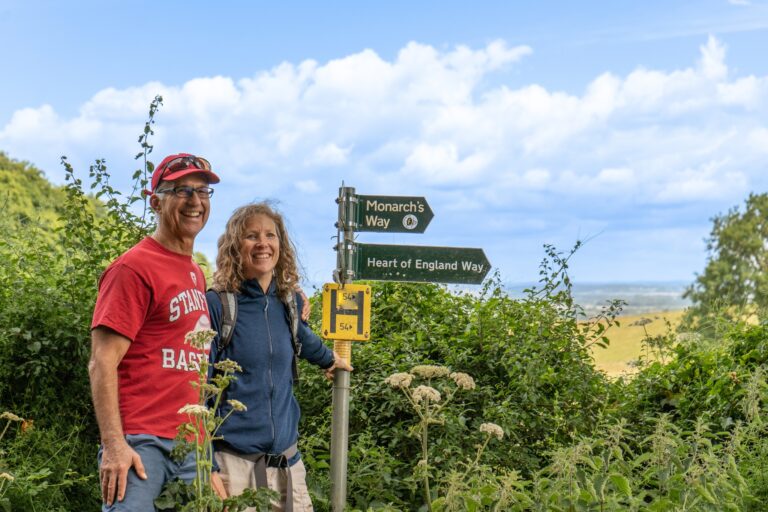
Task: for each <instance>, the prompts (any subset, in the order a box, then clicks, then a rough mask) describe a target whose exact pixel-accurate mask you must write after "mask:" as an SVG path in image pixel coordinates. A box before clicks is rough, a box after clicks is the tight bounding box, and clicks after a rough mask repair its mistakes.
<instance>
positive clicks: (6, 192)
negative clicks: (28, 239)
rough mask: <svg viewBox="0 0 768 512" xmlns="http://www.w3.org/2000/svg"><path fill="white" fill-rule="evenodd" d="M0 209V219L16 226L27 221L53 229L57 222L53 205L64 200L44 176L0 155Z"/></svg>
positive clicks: (62, 193) (0, 153)
mask: <svg viewBox="0 0 768 512" xmlns="http://www.w3.org/2000/svg"><path fill="white" fill-rule="evenodd" d="M0 190H2V191H3V192H2V193H1V194H0V206H2V209H3V216H4V217H5V218H6V219H9V220H11V221H12V222H13V223H14V224H15V225H16V226H23V225H24V224H26V223H28V222H32V223H38V224H41V225H44V226H54V225H55V224H56V222H57V221H58V217H59V215H58V212H57V211H56V205H59V204H61V203H62V202H63V201H64V197H65V194H64V191H63V189H62V188H61V187H55V186H53V185H51V183H50V182H49V181H48V180H47V179H45V175H44V174H43V172H42V171H41V170H39V169H36V168H35V167H33V166H32V165H31V164H29V163H27V162H18V161H15V160H12V159H10V158H8V156H7V155H6V154H5V153H3V152H0Z"/></svg>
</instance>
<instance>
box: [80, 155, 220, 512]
mask: <svg viewBox="0 0 768 512" xmlns="http://www.w3.org/2000/svg"><path fill="white" fill-rule="evenodd" d="M218 182H219V177H218V176H216V174H214V173H213V172H212V171H211V165H210V164H209V163H208V161H207V160H205V159H204V158H200V157H196V156H194V155H191V154H188V153H180V154H176V155H171V156H168V157H166V158H165V159H164V160H163V161H162V162H161V163H160V165H158V166H157V168H156V169H155V171H154V173H153V175H152V190H151V196H150V206H151V207H152V209H153V210H154V212H155V214H156V216H157V229H156V231H155V232H154V234H152V235H151V236H149V237H147V238H145V239H144V240H142V241H141V242H139V243H138V244H136V245H135V246H134V247H132V248H131V249H129V250H128V251H127V252H125V253H124V254H123V255H121V256H120V257H118V258H117V259H116V260H115V261H114V262H113V263H112V264H111V265H110V266H109V267H108V268H107V269H106V270H105V271H104V273H103V274H102V276H101V279H100V280H99V295H98V298H97V300H96V307H95V310H94V312H93V322H92V324H91V329H92V331H91V359H90V362H89V364H88V371H89V374H90V378H91V391H92V394H93V405H94V409H95V411H96V419H97V421H98V423H99V430H100V433H101V443H102V444H101V449H100V451H99V477H100V480H101V491H102V499H103V502H104V506H103V510H105V511H111V510H141V511H145V510H146V511H150V510H154V499H155V498H156V497H157V496H158V495H159V493H160V492H161V491H162V488H163V485H164V484H165V482H166V481H169V480H173V479H175V478H181V479H182V480H191V479H192V478H193V477H194V475H195V460H194V453H191V454H190V457H188V458H187V460H185V461H184V462H183V463H181V464H178V463H176V462H175V461H172V460H171V459H170V450H171V449H172V448H173V443H174V441H173V438H174V437H175V435H176V427H178V425H179V424H181V423H183V422H184V421H186V419H187V418H186V415H181V414H179V413H178V411H179V409H180V408H181V407H183V406H184V405H185V404H188V403H190V404H195V403H197V401H198V397H197V391H196V390H195V389H194V388H193V387H192V386H191V385H190V382H191V381H193V380H196V379H197V373H196V369H197V363H198V361H199V360H201V359H202V358H207V357H208V355H207V348H206V350H205V351H204V352H198V351H197V350H196V349H194V347H192V346H190V345H187V344H185V343H184V337H185V335H186V334H187V333H188V332H189V331H195V330H200V329H210V325H211V324H210V319H209V317H208V305H207V302H206V300H205V290H206V286H205V277H204V276H203V273H202V271H201V270H200V267H199V266H198V265H197V264H196V263H195V262H194V261H193V260H192V251H193V246H194V240H195V237H196V236H197V234H198V233H199V232H200V230H202V229H203V226H205V223H206V221H207V220H208V213H209V209H210V197H211V195H212V194H213V189H211V188H210V186H209V185H211V184H214V183H218ZM131 469H133V470H131ZM214 484H216V482H214ZM215 486H216V485H215Z"/></svg>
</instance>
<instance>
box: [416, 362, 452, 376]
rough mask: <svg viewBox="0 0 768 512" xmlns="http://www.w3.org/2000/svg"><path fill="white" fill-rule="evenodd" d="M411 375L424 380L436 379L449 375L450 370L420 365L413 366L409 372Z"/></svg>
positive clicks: (431, 365) (442, 367) (443, 367)
mask: <svg viewBox="0 0 768 512" xmlns="http://www.w3.org/2000/svg"><path fill="white" fill-rule="evenodd" d="M411 373H413V374H415V375H418V376H419V377H422V378H424V379H436V378H438V377H445V376H446V375H448V374H449V373H451V370H449V369H448V368H446V367H445V366H437V365H433V364H420V365H418V366H414V367H413V369H412V370H411Z"/></svg>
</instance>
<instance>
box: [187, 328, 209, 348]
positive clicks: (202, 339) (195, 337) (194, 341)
mask: <svg viewBox="0 0 768 512" xmlns="http://www.w3.org/2000/svg"><path fill="white" fill-rule="evenodd" d="M215 336H216V331H212V330H211V329H200V330H198V331H189V332H188V333H187V334H186V335H185V336H184V343H186V344H188V345H191V346H192V347H194V348H196V349H198V350H205V349H206V347H208V346H210V344H211V341H213V338H214V337H215Z"/></svg>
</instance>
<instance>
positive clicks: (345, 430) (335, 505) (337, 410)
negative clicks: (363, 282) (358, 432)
mask: <svg viewBox="0 0 768 512" xmlns="http://www.w3.org/2000/svg"><path fill="white" fill-rule="evenodd" d="M336 202H337V203H338V204H339V219H338V222H337V223H336V228H337V229H338V245H337V246H336V251H337V255H336V272H335V274H334V278H335V280H336V281H337V282H338V283H339V284H341V285H342V286H343V285H344V284H345V283H347V282H350V281H352V279H354V261H355V260H354V251H355V246H354V240H355V231H354V228H355V225H356V222H355V219H356V209H357V208H356V207H357V198H356V197H355V189H354V188H352V187H345V186H343V184H342V186H341V188H339V197H338V199H337V200H336ZM333 349H334V351H336V353H337V354H338V355H339V357H341V358H342V359H344V360H345V361H347V362H348V363H350V364H351V363H352V342H351V341H348V340H335V341H334V343H333ZM349 377H350V376H349V372H348V371H346V370H336V372H335V374H334V377H333V415H332V418H331V509H332V510H333V512H343V511H344V507H345V505H346V502H347V451H348V441H349Z"/></svg>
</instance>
